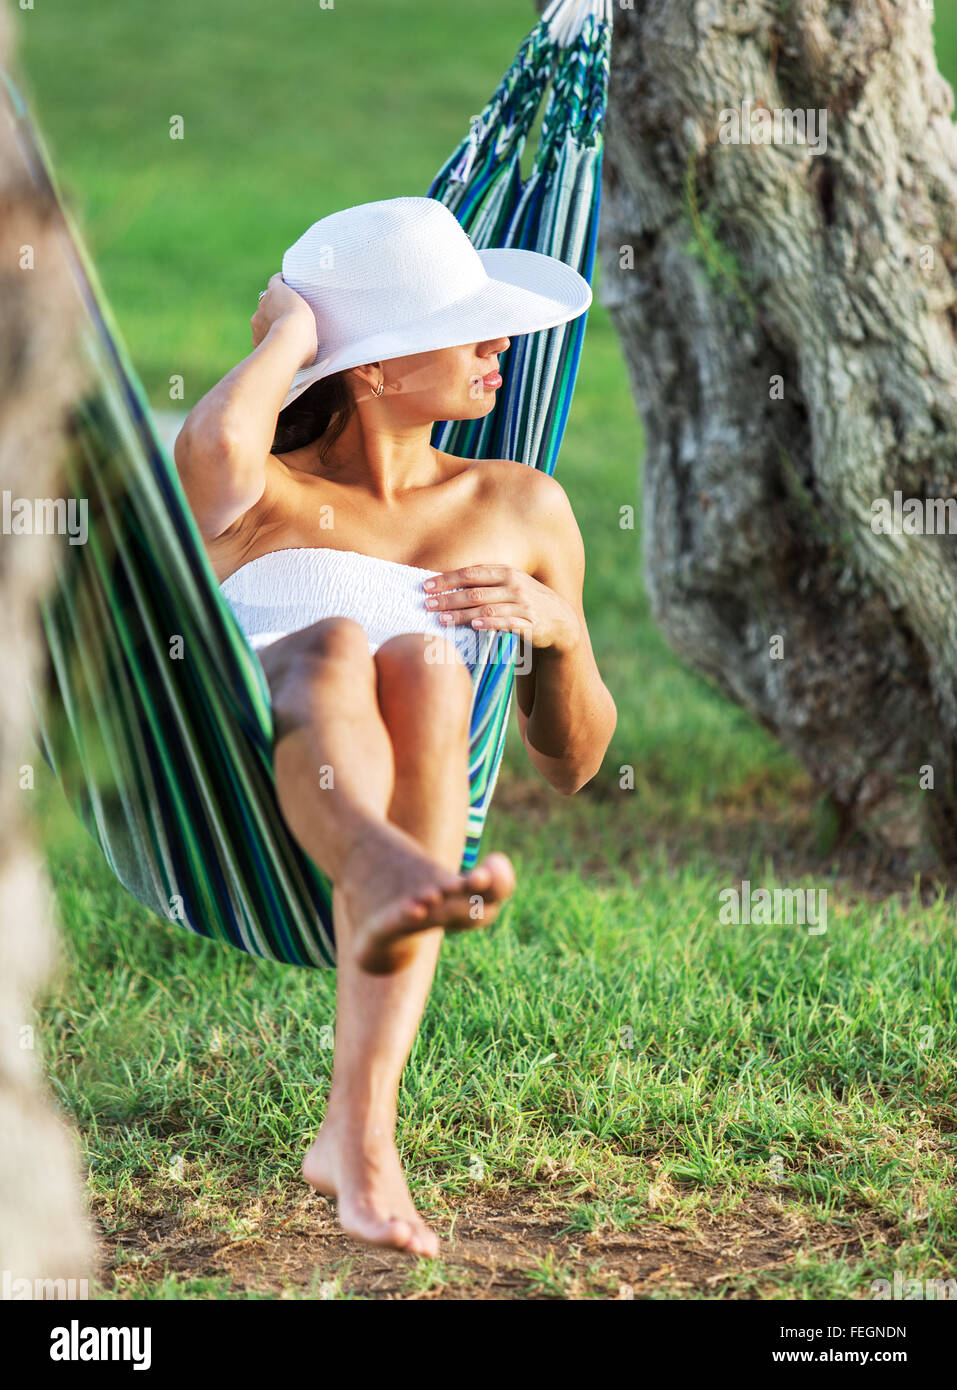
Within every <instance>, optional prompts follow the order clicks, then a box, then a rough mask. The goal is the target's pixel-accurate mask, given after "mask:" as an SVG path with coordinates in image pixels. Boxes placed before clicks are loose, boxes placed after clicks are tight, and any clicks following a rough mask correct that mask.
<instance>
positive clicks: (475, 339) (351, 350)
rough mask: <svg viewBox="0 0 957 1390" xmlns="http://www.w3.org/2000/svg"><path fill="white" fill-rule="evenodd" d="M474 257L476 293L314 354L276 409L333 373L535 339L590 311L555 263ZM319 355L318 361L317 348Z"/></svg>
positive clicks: (587, 292) (508, 253)
mask: <svg viewBox="0 0 957 1390" xmlns="http://www.w3.org/2000/svg"><path fill="white" fill-rule="evenodd" d="M476 254H477V255H478V256H479V258H480V260H481V261H482V264H483V265H484V267H485V270H486V273H487V275H488V277H489V278H488V280H487V281H486V283H485V284H484V285H482V287H481V288H480V289H478V290H476V291H475V292H474V293H472V294H469V295H466V296H465V297H464V298H462V299H457V300H455V302H454V303H452V304H448V305H446V306H445V308H443V309H439V310H437V311H436V312H435V313H432V314H428V315H427V316H426V317H424V318H421V319H416V320H415V321H414V322H411V323H404V324H403V325H402V327H401V328H394V329H390V330H388V331H386V332H383V333H377V334H374V335H373V336H372V337H367V338H363V339H361V340H360V341H357V342H355V343H349V344H348V345H347V346H346V347H343V348H340V349H339V350H338V351H337V352H333V353H331V354H329V355H327V356H321V355H320V356H319V357H317V358H316V360H315V361H314V362H312V363H310V365H309V366H308V367H300V369H299V371H297V372H296V375H295V376H294V377H293V379H292V385H291V386H290V388H289V390H288V391H287V392H286V399H285V400H284V401H283V403H282V405H281V406H280V410H285V408H286V406H288V405H291V404H292V403H293V401H294V400H296V399H297V397H299V396H301V395H302V393H303V391H305V390H306V388H307V387H309V386H311V385H312V384H313V382H315V381H319V380H320V379H321V378H322V377H325V376H331V375H332V374H333V372H341V371H345V370H346V368H348V367H359V366H362V365H363V364H364V363H366V362H386V361H388V360H389V359H390V358H393V357H406V356H408V355H409V354H412V353H416V352H429V351H432V350H434V349H436V348H443V347H457V346H458V345H459V344H460V343H481V342H486V341H487V340H489V339H491V338H504V337H508V338H515V337H519V336H520V335H521V334H523V333H538V332H540V331H541V330H542V329H545V328H555V327H557V325H558V324H560V323H567V322H568V321H569V320H570V319H575V318H578V316H579V314H583V313H584V312H585V310H586V309H587V308H588V306H589V305H590V304H591V301H592V291H591V285H589V283H588V281H587V280H586V279H585V278H584V276H583V275H579V273H578V271H577V270H575V269H574V268H573V267H572V266H570V265H566V263H565V262H564V261H561V260H559V259H558V258H557V257H556V256H547V255H545V254H544V253H543V252H541V251H526V250H523V249H521V248H519V247H490V248H489V249H487V250H479V249H478V248H476ZM319 351H320V354H321V353H322V344H321V343H320V345H319Z"/></svg>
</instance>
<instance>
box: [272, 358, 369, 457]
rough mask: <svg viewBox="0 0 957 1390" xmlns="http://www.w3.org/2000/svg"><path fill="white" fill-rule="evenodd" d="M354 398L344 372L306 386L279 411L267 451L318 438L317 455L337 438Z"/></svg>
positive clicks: (286, 449) (289, 450)
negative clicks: (319, 446) (320, 443)
mask: <svg viewBox="0 0 957 1390" xmlns="http://www.w3.org/2000/svg"><path fill="white" fill-rule="evenodd" d="M355 408H356V406H355V401H354V400H353V399H352V392H351V391H350V390H349V386H348V384H347V382H346V373H345V372H344V371H342V372H333V373H332V375H331V376H324V377H320V379H319V380H318V381H314V382H313V383H312V385H311V386H307V387H306V389H305V391H303V393H302V395H301V396H297V398H296V399H295V400H294V401H293V402H292V404H291V405H287V406H286V409H285V410H281V411H280V412H279V419H278V420H277V421H276V433H275V436H274V437H273V442H272V448H271V449H270V451H269V452H270V453H271V454H290V453H292V452H293V450H294V449H304V448H305V447H306V445H307V444H312V443H314V442H315V441H316V440H317V439H321V440H322V446H321V448H320V450H319V453H320V456H322V454H324V453H325V450H326V449H328V448H329V447H330V445H332V444H334V443H335V442H336V440H337V439H338V438H339V436H340V434H341V433H342V431H343V430H344V429H345V427H346V425H347V424H348V423H349V417H350V416H351V414H352V412H353V411H354V410H355Z"/></svg>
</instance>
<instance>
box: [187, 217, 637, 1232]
mask: <svg viewBox="0 0 957 1390" xmlns="http://www.w3.org/2000/svg"><path fill="white" fill-rule="evenodd" d="M590 299H591V291H590V289H589V287H588V284H587V282H586V281H585V280H583V279H582V277H581V276H580V275H578V274H577V272H576V271H574V270H573V269H572V268H571V267H569V266H567V265H565V264H564V263H563V262H561V261H558V260H556V259H554V258H552V257H549V256H544V255H540V254H538V253H536V252H532V251H520V250H488V251H476V250H475V248H474V247H473V246H472V244H471V242H470V240H469V238H468V236H467V235H466V233H465V232H464V230H463V229H462V227H461V226H460V224H459V222H458V221H457V219H456V218H455V216H454V215H453V214H452V213H451V212H450V211H449V210H448V209H447V208H446V207H445V206H444V205H443V204H442V203H440V202H438V201H437V200H435V199H430V198H396V199H388V200H384V201H382V202H378V203H366V204H361V205H360V206H359V207H355V208H348V209H345V210H344V211H343V212H340V213H335V214H333V215H332V216H330V217H326V218H323V219H322V220H321V221H319V222H317V223H315V224H314V225H313V226H312V227H311V228H309V230H308V231H307V232H306V233H305V234H304V235H303V236H302V237H301V238H300V239H299V241H297V242H296V243H295V245H294V246H293V247H291V248H290V249H289V251H287V252H286V255H285V256H284V258H283V268H282V273H281V274H279V273H277V274H276V275H274V276H273V277H272V278H271V280H270V281H269V287H268V290H266V291H264V292H263V294H262V295H261V296H260V304H259V307H258V309H257V310H256V313H255V314H254V315H253V318H252V337H253V345H254V351H253V352H252V353H250V355H249V356H248V357H246V358H244V360H243V361H242V362H240V363H239V365H238V366H236V367H234V368H233V370H232V371H231V372H229V373H228V375H227V376H225V377H224V378H223V380H222V381H220V382H219V383H218V385H216V386H215V387H214V388H213V389H212V390H211V391H210V392H209V393H208V394H207V395H205V396H204V397H203V398H202V399H201V400H200V401H199V402H198V404H197V405H196V406H195V407H194V408H193V410H192V411H191V412H190V414H189V416H188V417H187V419H186V422H185V423H184V426H183V429H182V430H181V432H180V435H179V437H178V439H177V441H176V446H175V455H176V463H177V467H178V469H179V472H180V476H181V478H182V481H183V485H184V488H185V490H186V493H187V496H188V498H189V502H190V505H191V507H192V509H193V512H194V514H195V517H196V519H197V522H198V525H199V527H200V530H201V532H202V534H203V537H204V539H205V543H206V546H207V550H208V553H209V556H210V559H211V562H212V564H213V567H214V569H215V571H216V575H217V577H218V579H219V580H220V583H221V585H222V588H223V592H224V594H225V596H226V597H227V599H228V601H229V602H230V604H231V605H232V607H233V610H234V612H235V613H236V616H237V618H238V620H239V622H240V624H241V625H242V627H243V628H244V630H245V631H246V633H247V635H248V636H249V638H250V641H251V644H252V645H253V647H254V649H255V650H256V651H257V653H258V656H259V659H260V661H261V662H262V665H263V668H264V670H265V674H266V678H267V680H268V684H269V689H270V694H271V698H272V706H273V716H274V725H275V752H274V756H275V775H276V787H277V795H278V800H279V804H280V807H281V809H282V811H283V815H284V816H285V819H286V820H287V822H288V824H289V827H290V829H291V831H292V833H293V835H294V836H295V837H296V839H297V840H298V842H299V843H300V844H301V845H302V847H303V849H304V850H305V851H306V852H307V853H308V854H309V855H310V856H311V857H312V858H313V859H314V860H315V862H316V863H317V864H318V865H319V866H320V868H321V869H322V870H323V871H324V872H325V873H326V874H327V875H328V877H329V878H330V880H331V881H332V883H333V884H334V892H333V918H334V927H335V936H336V944H337V960H338V981H337V1024H336V1052H335V1063H334V1068H333V1079H332V1086H331V1090H330V1096H329V1104H328V1106H327V1110H326V1116H325V1120H324V1122H323V1124H322V1127H321V1129H320V1131H319V1134H318V1136H317V1138H316V1140H315V1142H314V1143H313V1145H312V1147H311V1148H310V1150H309V1152H308V1153H307V1155H306V1157H305V1160H304V1162H303V1174H304V1176H305V1178H306V1179H307V1180H308V1181H309V1182H310V1183H311V1184H312V1186H313V1187H314V1188H316V1190H317V1191H319V1192H322V1193H324V1194H326V1195H327V1196H331V1197H335V1198H336V1200H337V1207H338V1214H339V1220H340V1222H341V1224H342V1226H343V1228H344V1229H345V1230H346V1231H347V1232H348V1233H350V1234H351V1235H353V1236H356V1237H359V1238H360V1239H363V1240H366V1241H371V1242H374V1243H377V1244H383V1245H392V1246H397V1247H399V1248H401V1249H405V1250H408V1251H411V1252H413V1253H416V1254H421V1255H427V1256H434V1255H435V1254H436V1253H437V1251H438V1240H437V1238H436V1235H435V1233H434V1232H433V1231H432V1230H431V1229H430V1228H429V1227H428V1226H427V1225H426V1224H425V1222H424V1221H423V1220H422V1218H421V1217H420V1216H419V1214H418V1212H417V1211H416V1210H415V1207H414V1206H413V1203H412V1200H411V1198H410V1196H409V1191H408V1188H407V1186H406V1182H405V1178H404V1176H403V1173H402V1169H401V1166H400V1163H399V1158H398V1154H397V1151H396V1147H395V1142H394V1137H393V1136H394V1130H395V1122H396V1105H397V1092H398V1086H399V1079H400V1077H401V1073H402V1068H403V1066H404V1065H405V1061H406V1058H407V1056H408V1053H409V1050H410V1048H411V1045H412V1041H413V1039H414V1036H415V1031H416V1028H417V1027H418V1024H419V1020H420V1018H421V1016H422V1012H423V1009H424V1007H425V1001H426V998H427V996H428V991H429V987H430V984H431V981H432V976H433V974H434V971H435V966H436V960H437V957H438V952H439V949H440V946H441V943H442V938H443V933H444V932H445V931H460V930H469V929H474V928H476V927H480V926H486V925H488V923H489V922H491V921H492V920H493V918H494V917H495V915H496V913H497V912H498V910H499V909H500V907H501V905H502V903H503V902H504V901H505V900H506V899H507V897H508V896H509V894H510V893H511V892H512V890H513V888H514V885H515V877H514V873H513V870H512V866H511V864H510V862H509V860H508V859H507V857H506V856H505V855H504V854H500V853H490V854H488V855H487V856H486V857H485V858H484V859H483V860H482V861H481V863H479V864H478V865H477V866H476V867H474V868H473V869H471V870H470V871H467V872H460V866H461V863H462V858H463V850H464V846H465V837H466V819H467V811H468V806H469V773H468V746H469V720H470V713H471V704H472V694H473V689H474V687H473V675H474V671H475V668H476V663H477V661H478V655H477V652H476V646H475V639H476V635H477V634H478V633H481V632H488V631H492V632H494V631H496V630H500V631H512V632H516V633H518V634H520V641H522V642H523V643H524V644H526V645H527V646H528V648H529V649H530V651H531V661H530V663H529V664H528V669H527V671H526V673H525V674H517V675H516V696H517V712H518V722H519V729H520V732H521V735H522V739H523V741H524V744H525V748H526V750H527V752H528V755H529V758H530V759H531V761H532V763H533V764H534V766H535V767H536V768H537V769H538V770H539V771H540V772H541V773H542V774H543V775H544V776H545V777H546V778H547V780H548V781H549V782H550V783H551V784H552V785H553V786H554V787H556V788H557V789H558V790H559V791H562V792H565V793H572V792H575V791H577V790H578V788H579V787H581V786H582V785H583V784H584V783H585V782H587V781H588V780H589V779H590V778H591V777H593V776H594V775H595V773H596V772H597V770H598V768H599V765H600V763H601V760H602V757H603V755H604V752H605V749H606V748H607V746H608V743H609V741H610V738H611V735H612V732H613V730H614V727H615V720H616V711H615V706H614V702H613V700H612V698H611V696H610V694H609V692H608V691H607V689H606V688H605V686H604V684H603V683H602V680H601V677H600V675H599V673H598V670H597V667H596V665H595V660H594V657H593V654H592V649H591V643H590V641H589V637H588V630H587V627H586V624H585V618H584V614H583V611H582V578H583V572H584V558H583V548H582V541H581V536H580V533H579V531H578V527H577V525H576V523H575V519H574V516H573V514H572V511H571V508H570V506H569V503H568V500H567V498H566V496H565V493H564V491H563V489H562V488H561V486H560V485H559V484H558V483H557V482H555V481H554V479H552V478H550V477H548V476H547V475H546V474H543V473H540V472H537V471H536V470H535V469H533V468H529V467H527V466H526V465H525V464H522V463H517V462H511V461H509V460H507V459H495V460H491V461H489V460H478V461H475V462H473V461H471V460H468V459H463V458H455V457H453V456H452V455H450V454H445V453H442V452H441V451H439V450H437V449H434V448H433V447H432V446H431V444H430V442H429V441H430V438H431V434H432V427H433V425H434V423H435V421H436V420H452V419H455V420H459V419H477V418H480V417H482V416H484V415H486V414H488V413H489V411H491V409H492V406H493V404H494V401H495V393H496V391H497V390H498V388H499V386H500V385H501V377H500V376H499V375H498V370H497V369H498V365H499V363H498V359H499V355H500V354H501V353H503V352H505V350H506V349H507V348H508V347H509V343H510V338H509V336H508V334H517V333H527V332H534V331H536V330H539V329H542V328H548V327H552V326H554V325H555V324H558V323H562V322H565V321H567V320H569V319H571V318H574V317H577V315H578V314H580V313H581V312H583V311H584V309H586V308H587V306H588V303H589V302H590ZM320 353H321V354H322V355H321V356H320ZM517 669H519V668H517Z"/></svg>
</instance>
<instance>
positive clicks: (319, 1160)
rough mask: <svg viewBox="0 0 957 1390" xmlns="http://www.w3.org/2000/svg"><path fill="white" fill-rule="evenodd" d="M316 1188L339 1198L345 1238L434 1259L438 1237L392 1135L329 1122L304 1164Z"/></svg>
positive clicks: (308, 1180)
mask: <svg viewBox="0 0 957 1390" xmlns="http://www.w3.org/2000/svg"><path fill="white" fill-rule="evenodd" d="M302 1175H303V1177H304V1178H305V1179H306V1181H307V1182H308V1183H309V1185H310V1186H311V1187H314V1188H315V1190H316V1191H317V1192H321V1193H322V1194H323V1195H324V1196H326V1197H334V1198H335V1200H336V1212H337V1215H338V1217H339V1224H340V1226H341V1227H342V1229H343V1230H344V1231H345V1233H346V1235H350V1236H355V1238H356V1239H357V1240H364V1241H367V1242H368V1243H369V1244H370V1245H390V1246H393V1247H394V1248H395V1249H396V1250H407V1251H408V1252H409V1254H411V1255H425V1256H427V1257H428V1258H430V1259H434V1258H435V1256H436V1255H437V1254H438V1253H439V1238H438V1236H437V1235H436V1234H435V1232H434V1231H433V1230H432V1228H431V1226H427V1225H426V1224H425V1222H424V1221H423V1220H422V1218H421V1216H420V1215H419V1213H418V1212H417V1211H416V1209H415V1207H414V1205H413V1203H412V1198H411V1197H410V1196H409V1189H408V1187H407V1185H406V1181H405V1176H404V1174H403V1172H402V1165H401V1164H400V1162H399V1155H398V1153H397V1152H396V1147H395V1143H394V1141H393V1139H392V1136H391V1134H389V1133H387V1132H386V1131H385V1130H384V1131H383V1133H382V1134H381V1135H373V1136H372V1137H371V1138H370V1137H369V1135H368V1133H366V1134H365V1135H363V1134H362V1133H360V1131H359V1130H358V1129H357V1128H355V1127H353V1126H350V1125H348V1124H347V1123H346V1124H337V1123H336V1122H335V1121H334V1120H330V1119H328V1118H327V1119H326V1120H325V1122H324V1123H323V1126H322V1128H321V1129H320V1131H319V1133H318V1135H317V1136H316V1139H315V1142H314V1143H313V1145H312V1148H311V1149H310V1150H309V1152H308V1153H307V1154H306V1156H305V1158H304V1159H303V1162H302Z"/></svg>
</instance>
